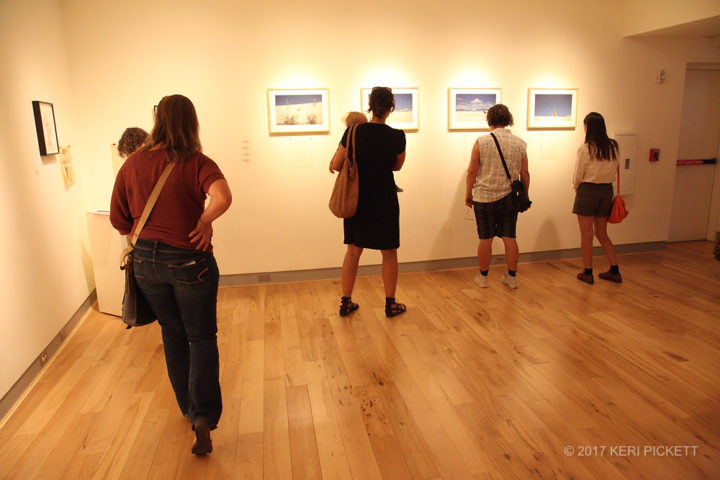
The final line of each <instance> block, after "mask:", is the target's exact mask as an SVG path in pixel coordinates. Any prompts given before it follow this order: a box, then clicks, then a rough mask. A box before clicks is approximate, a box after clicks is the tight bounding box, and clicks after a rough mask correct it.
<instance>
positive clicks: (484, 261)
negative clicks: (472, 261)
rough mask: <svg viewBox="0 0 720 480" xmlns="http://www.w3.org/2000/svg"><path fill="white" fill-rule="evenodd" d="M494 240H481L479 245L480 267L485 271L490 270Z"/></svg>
mask: <svg viewBox="0 0 720 480" xmlns="http://www.w3.org/2000/svg"><path fill="white" fill-rule="evenodd" d="M492 242H493V239H492V238H481V239H480V242H479V243H478V250H477V256H478V266H479V267H480V270H482V271H484V270H487V269H489V268H490V257H491V256H492Z"/></svg>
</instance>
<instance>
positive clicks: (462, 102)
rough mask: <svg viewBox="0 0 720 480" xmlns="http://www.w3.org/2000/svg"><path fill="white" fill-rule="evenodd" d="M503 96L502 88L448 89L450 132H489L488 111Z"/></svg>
mask: <svg viewBox="0 0 720 480" xmlns="http://www.w3.org/2000/svg"><path fill="white" fill-rule="evenodd" d="M501 94H502V89H500V88H448V130H466V131H468V130H489V129H490V127H489V126H488V123H487V118H486V115H487V111H488V109H489V108H490V107H492V106H493V105H497V104H498V103H500V102H501Z"/></svg>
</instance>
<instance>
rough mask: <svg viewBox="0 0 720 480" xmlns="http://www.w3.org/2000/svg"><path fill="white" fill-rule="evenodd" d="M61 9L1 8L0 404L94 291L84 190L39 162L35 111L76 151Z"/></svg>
mask: <svg viewBox="0 0 720 480" xmlns="http://www.w3.org/2000/svg"><path fill="white" fill-rule="evenodd" d="M70 83H71V81H70V71H69V63H68V57H67V51H66V49H65V32H64V25H63V23H62V16H61V13H60V6H59V3H58V2H46V1H42V2H40V1H24V0H0V212H2V214H1V216H0V218H2V221H0V242H1V245H2V252H3V256H4V261H3V262H2V276H1V277H0V304H1V305H2V306H3V307H2V308H3V311H2V314H0V398H2V396H3V395H4V394H5V393H6V392H7V391H8V390H9V389H10V387H11V386H12V385H13V384H14V383H15V381H16V380H17V379H18V378H19V377H20V375H22V373H23V372H24V371H25V369H27V368H28V366H29V365H30V364H31V363H32V362H33V360H35V358H37V357H38V356H39V355H40V353H41V352H42V351H43V349H44V348H45V347H47V345H48V344H49V343H50V341H51V340H52V339H53V338H54V337H55V336H56V335H57V334H58V332H59V331H60V329H61V328H62V327H63V326H64V325H65V324H66V323H67V322H68V320H69V319H70V318H71V317H72V315H73V313H75V311H76V310H77V309H78V308H79V307H80V306H81V305H82V303H83V301H84V300H85V299H86V298H87V297H88V295H89V294H90V292H92V290H93V288H94V282H93V280H92V266H91V264H90V260H89V254H88V251H87V250H88V246H87V225H86V222H85V213H84V209H85V208H84V201H83V198H82V195H81V193H80V191H81V189H82V185H79V184H76V185H74V186H73V187H70V188H69V189H68V190H66V189H65V186H64V184H63V180H62V175H61V172H60V165H59V163H58V156H54V155H53V156H48V157H44V158H42V159H41V157H40V153H39V150H38V142H37V136H36V134H35V124H34V117H33V111H32V101H33V100H42V101H48V102H51V103H53V104H54V108H55V116H56V120H57V133H58V138H59V139H60V142H61V144H62V145H68V144H70V145H71V146H72V147H73V148H74V146H75V142H76V141H79V137H78V136H77V129H75V128H74V125H75V118H74V115H73V111H74V107H73V104H74V101H73V96H72V89H71V87H70Z"/></svg>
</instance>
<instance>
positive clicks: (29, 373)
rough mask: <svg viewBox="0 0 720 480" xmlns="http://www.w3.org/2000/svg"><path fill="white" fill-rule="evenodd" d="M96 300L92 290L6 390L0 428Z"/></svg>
mask: <svg viewBox="0 0 720 480" xmlns="http://www.w3.org/2000/svg"><path fill="white" fill-rule="evenodd" d="M96 300H97V294H96V293H95V290H93V291H92V292H91V293H90V295H89V296H88V297H87V298H86V299H85V301H84V302H83V303H82V305H80V307H79V308H78V309H77V310H76V311H75V313H74V314H73V315H72V317H70V320H68V322H67V323H66V324H65V326H64V327H63V328H62V329H60V332H58V334H57V335H55V338H53V339H52V340H51V341H50V343H49V344H48V346H47V347H45V349H44V350H43V351H42V353H41V354H40V355H38V357H37V358H36V359H35V360H34V361H33V362H32V363H31V364H30V366H29V367H28V368H27V370H25V373H23V374H22V375H21V376H20V378H19V379H18V381H16V382H15V384H14V385H13V386H12V387H11V388H10V390H8V392H7V393H6V394H5V395H4V396H3V397H2V399H1V400H0V426H1V425H2V423H3V422H4V421H5V420H6V418H5V416H6V415H7V414H8V413H9V412H10V411H11V410H12V409H13V406H14V405H16V404H17V402H18V400H19V399H20V398H22V396H23V395H24V394H25V392H26V391H28V389H29V387H30V386H31V385H32V383H33V382H34V381H35V379H37V378H38V376H39V374H40V373H41V372H42V369H43V367H45V366H46V365H47V364H48V363H49V362H50V361H51V360H52V359H53V357H54V355H55V354H56V353H57V351H58V350H59V349H60V347H62V345H63V344H64V342H65V340H66V339H67V338H68V337H69V336H70V334H71V333H72V331H73V330H74V329H75V327H76V326H77V325H78V323H79V322H80V320H81V319H82V318H83V317H84V315H85V313H87V311H88V310H90V308H91V307H92V305H93V304H94V303H95V301H96Z"/></svg>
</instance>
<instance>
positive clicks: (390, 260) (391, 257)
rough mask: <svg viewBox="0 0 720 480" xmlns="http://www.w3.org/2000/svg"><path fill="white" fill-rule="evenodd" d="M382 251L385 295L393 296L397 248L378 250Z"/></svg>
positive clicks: (395, 282) (396, 270)
mask: <svg viewBox="0 0 720 480" xmlns="http://www.w3.org/2000/svg"><path fill="white" fill-rule="evenodd" d="M380 253H382V279H383V285H384V286H385V296H386V297H389V298H395V287H397V280H398V257H397V249H393V250H380Z"/></svg>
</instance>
